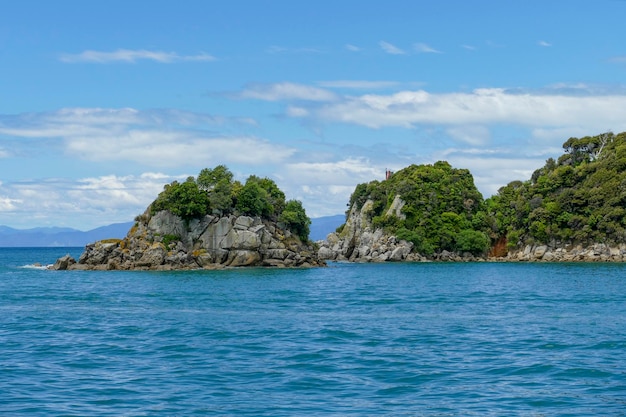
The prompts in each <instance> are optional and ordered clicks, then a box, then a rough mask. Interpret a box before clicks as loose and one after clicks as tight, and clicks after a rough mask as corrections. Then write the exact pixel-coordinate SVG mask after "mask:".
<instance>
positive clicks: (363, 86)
mask: <svg viewBox="0 0 626 417" xmlns="http://www.w3.org/2000/svg"><path fill="white" fill-rule="evenodd" d="M317 84H318V85H320V86H322V87H325V88H348V89H354V90H377V89H382V88H390V87H396V86H398V85H399V83H398V82H397V81H367V80H336V81H320V82H318V83H317Z"/></svg>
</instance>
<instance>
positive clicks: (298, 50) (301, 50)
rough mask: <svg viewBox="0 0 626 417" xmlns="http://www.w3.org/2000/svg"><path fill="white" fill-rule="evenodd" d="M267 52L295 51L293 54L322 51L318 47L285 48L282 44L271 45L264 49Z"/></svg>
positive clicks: (318, 52)
mask: <svg viewBox="0 0 626 417" xmlns="http://www.w3.org/2000/svg"><path fill="white" fill-rule="evenodd" d="M266 52H267V53H269V54H283V53H295V54H321V53H323V52H324V51H322V50H321V49H318V48H308V47H304V48H285V47H284V46H278V45H272V46H270V47H269V48H267V50H266Z"/></svg>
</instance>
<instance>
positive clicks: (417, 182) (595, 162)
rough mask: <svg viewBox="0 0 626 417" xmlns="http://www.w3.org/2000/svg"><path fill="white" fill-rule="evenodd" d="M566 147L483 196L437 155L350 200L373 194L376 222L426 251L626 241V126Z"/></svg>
mask: <svg viewBox="0 0 626 417" xmlns="http://www.w3.org/2000/svg"><path fill="white" fill-rule="evenodd" d="M563 150H564V154H563V155H562V156H561V157H559V158H558V160H554V159H552V158H550V159H548V160H547V161H546V164H545V165H544V166H543V167H542V168H540V169H538V170H536V171H535V172H534V173H533V175H532V177H531V178H530V179H529V180H527V181H525V182H522V181H513V182H511V183H509V184H508V185H506V186H504V187H502V188H500V190H499V191H498V193H497V194H496V195H494V196H492V197H490V198H488V199H487V200H484V201H483V199H482V196H481V194H480V193H479V192H478V190H477V189H476V187H475V186H474V182H473V178H472V176H471V174H470V173H469V171H468V170H463V169H454V168H452V167H451V166H450V165H449V164H448V163H447V162H437V163H435V164H434V165H421V166H416V165H412V166H410V167H408V168H405V169H403V170H401V171H398V172H397V173H395V174H393V175H392V176H391V178H390V179H388V180H386V181H382V182H381V181H372V182H370V183H366V184H359V185H358V186H357V187H356V188H355V190H354V193H353V194H352V196H351V197H350V206H351V207H352V205H355V206H356V208H357V209H361V208H362V207H363V205H364V204H365V202H366V201H368V200H371V201H372V203H373V205H372V209H371V213H370V214H371V216H372V223H373V226H374V227H381V228H383V229H385V231H386V232H387V233H389V234H393V235H395V236H397V237H398V238H400V239H405V240H407V241H411V242H413V243H414V249H413V250H414V251H417V252H419V253H422V254H425V255H430V254H433V253H437V252H441V251H442V250H448V251H457V252H471V253H473V254H484V253H486V251H487V250H488V249H489V248H490V247H491V246H493V245H495V244H496V242H499V244H500V243H501V242H506V246H507V247H508V248H509V249H512V248H516V247H523V246H524V245H527V244H551V243H552V244H558V245H568V244H583V245H585V244H592V243H608V244H617V243H626V132H625V133H620V134H618V135H614V134H613V133H610V132H609V133H603V134H601V135H597V136H587V137H584V138H580V139H579V138H570V139H568V140H567V141H566V142H565V143H564V144H563ZM396 196H399V197H400V198H401V199H402V200H403V201H404V202H405V203H406V204H405V205H404V206H403V207H402V208H401V210H400V212H399V216H398V215H397V214H398V210H397V207H395V208H396V210H395V211H394V210H390V209H392V208H394V207H393V201H394V199H395V198H396ZM391 211H394V212H393V213H391ZM338 232H339V233H340V232H341V229H338ZM502 244H504V243H502Z"/></svg>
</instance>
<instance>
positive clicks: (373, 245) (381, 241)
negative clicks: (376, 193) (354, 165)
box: [318, 196, 484, 262]
mask: <svg viewBox="0 0 626 417" xmlns="http://www.w3.org/2000/svg"><path fill="white" fill-rule="evenodd" d="M405 204H406V203H405V202H404V201H403V200H402V199H401V198H400V196H396V197H395V198H394V200H393V202H392V204H391V207H390V208H389V209H388V210H387V212H386V215H388V216H397V217H400V218H404V214H403V213H402V207H404V205H405ZM373 206H374V203H373V201H372V200H367V201H366V202H365V203H364V204H363V206H362V207H361V209H357V207H356V205H353V206H352V208H351V209H350V212H349V213H348V217H347V219H346V223H345V225H344V227H343V229H342V230H341V232H333V233H330V234H329V235H328V236H327V237H326V240H325V241H322V242H320V248H319V250H318V256H319V258H320V259H323V260H330V261H350V262H428V261H458V262H463V261H482V260H484V258H477V257H474V256H472V255H471V254H469V253H465V254H459V253H452V252H447V251H443V252H442V253H438V254H436V255H434V256H424V255H421V254H419V253H415V252H413V251H412V250H413V243H412V242H407V241H405V240H401V239H398V238H397V237H396V236H393V235H389V234H387V233H385V232H384V230H383V229H380V228H374V226H373V224H372V215H373V213H372V209H373Z"/></svg>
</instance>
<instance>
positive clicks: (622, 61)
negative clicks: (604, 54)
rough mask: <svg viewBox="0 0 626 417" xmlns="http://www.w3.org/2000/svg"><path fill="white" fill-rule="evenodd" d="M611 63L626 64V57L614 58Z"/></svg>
mask: <svg viewBox="0 0 626 417" xmlns="http://www.w3.org/2000/svg"><path fill="white" fill-rule="evenodd" d="M609 62H613V63H616V64H626V55H621V56H614V57H612V58H610V59H609Z"/></svg>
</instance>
